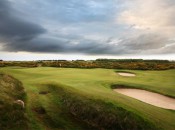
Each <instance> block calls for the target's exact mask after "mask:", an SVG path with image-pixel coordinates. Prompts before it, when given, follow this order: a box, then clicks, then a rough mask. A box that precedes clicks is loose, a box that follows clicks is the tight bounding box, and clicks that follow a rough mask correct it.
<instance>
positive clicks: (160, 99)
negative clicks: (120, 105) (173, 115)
mask: <svg viewBox="0 0 175 130" xmlns="http://www.w3.org/2000/svg"><path fill="white" fill-rule="evenodd" d="M114 91H116V92H118V93H121V94H124V95H127V96H129V97H132V98H135V99H138V100H140V101H143V102H145V103H148V104H151V105H154V106H157V107H161V108H165V109H172V110H175V99H174V98H170V97H167V96H164V95H161V94H157V93H153V92H149V91H146V90H140V89H126V88H124V89H121V88H119V89H114Z"/></svg>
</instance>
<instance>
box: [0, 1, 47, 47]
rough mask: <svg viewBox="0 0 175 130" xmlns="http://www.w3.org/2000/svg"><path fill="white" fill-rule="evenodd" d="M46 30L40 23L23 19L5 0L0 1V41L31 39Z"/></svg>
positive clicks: (10, 41) (13, 41)
mask: <svg viewBox="0 0 175 130" xmlns="http://www.w3.org/2000/svg"><path fill="white" fill-rule="evenodd" d="M44 32H46V30H45V29H44V28H43V27H41V26H40V25H37V24H34V23H32V22H29V21H26V20H23V19H22V17H20V16H19V15H18V13H17V12H16V11H15V10H14V9H13V8H12V7H11V4H10V3H9V2H8V1H7V0H1V1H0V41H1V42H4V43H13V44H15V42H23V41H26V40H31V39H33V38H35V37H37V36H38V35H40V34H42V33H44Z"/></svg>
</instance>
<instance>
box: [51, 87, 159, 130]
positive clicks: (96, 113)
mask: <svg viewBox="0 0 175 130" xmlns="http://www.w3.org/2000/svg"><path fill="white" fill-rule="evenodd" d="M48 87H49V89H50V91H52V92H54V93H55V94H57V95H58V96H59V99H60V102H61V104H62V107H63V108H64V110H65V111H67V112H69V113H70V114H71V115H72V116H73V117H74V118H76V119H78V120H80V121H82V122H84V123H86V124H87V125H89V126H90V127H92V128H94V129H106V130H115V129H117V130H155V129H157V128H156V127H155V126H154V125H153V124H152V123H151V122H149V121H148V120H145V119H144V118H142V117H141V116H139V115H137V114H135V113H132V112H130V111H127V110H125V109H123V108H122V107H118V106H116V105H114V104H112V103H111V102H105V101H102V100H99V99H91V98H89V97H87V96H85V95H82V94H80V93H78V92H76V91H75V90H73V89H70V87H65V88H64V86H61V85H53V84H52V85H48ZM67 88H69V89H67Z"/></svg>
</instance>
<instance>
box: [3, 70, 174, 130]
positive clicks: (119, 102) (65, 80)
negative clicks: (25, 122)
mask: <svg viewBox="0 0 175 130" xmlns="http://www.w3.org/2000/svg"><path fill="white" fill-rule="evenodd" d="M115 71H120V70H112V69H73V68H51V67H38V68H20V67H5V68H1V69H0V72H3V73H7V74H10V75H12V76H14V77H15V78H17V79H19V80H20V81H21V82H22V83H23V85H24V87H25V89H26V92H27V95H28V96H27V97H28V98H27V101H28V103H27V104H28V105H27V113H28V116H29V120H30V127H31V129H33V130H35V129H36V130H39V129H41V130H42V129H61V128H64V129H83V128H85V127H86V125H85V124H81V125H78V124H79V121H78V120H77V121H76V120H74V119H71V117H70V118H69V114H68V113H64V112H63V110H62V108H61V105H60V104H59V103H60V101H59V97H58V98H57V95H56V94H55V95H53V94H49V93H48V94H39V92H41V91H46V92H47V91H49V90H48V89H47V87H46V88H45V87H41V86H42V84H62V85H65V86H69V87H70V88H73V89H74V90H76V91H77V93H81V94H83V95H84V96H86V97H90V98H91V99H94V100H98V99H100V100H103V101H105V102H110V103H112V104H114V105H115V106H118V107H122V108H124V109H126V110H127V111H130V112H132V113H135V114H137V115H140V116H141V117H142V118H144V119H146V120H149V121H151V122H152V123H153V124H155V125H156V126H160V127H161V128H162V129H165V130H174V129H175V122H174V121H175V111H172V110H166V109H162V108H158V107H155V106H152V105H148V104H146V103H143V102H141V101H138V100H136V99H133V98H130V97H127V96H124V95H122V94H119V93H116V92H114V91H112V89H111V85H114V84H121V85H126V86H133V87H137V88H141V89H147V90H150V91H155V92H158V93H161V94H164V95H168V96H171V97H175V80H174V79H175V70H166V71H138V70H137V71H136V70H135V71H134V70H132V71H131V70H126V71H129V72H132V73H135V74H136V77H122V76H119V75H118V74H117V73H116V72H115ZM69 87H67V88H69ZM70 90H71V89H70ZM55 104H57V105H55ZM43 113H44V114H43ZM56 114H57V115H56ZM60 115H61V117H63V118H60V119H59V118H58V116H60ZM43 116H44V117H43ZM49 121H50V122H49ZM65 126H66V127H65Z"/></svg>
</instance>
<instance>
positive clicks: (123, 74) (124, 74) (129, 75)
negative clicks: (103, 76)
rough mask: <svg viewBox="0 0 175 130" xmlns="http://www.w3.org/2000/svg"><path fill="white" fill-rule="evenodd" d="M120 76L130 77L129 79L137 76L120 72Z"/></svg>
mask: <svg viewBox="0 0 175 130" xmlns="http://www.w3.org/2000/svg"><path fill="white" fill-rule="evenodd" d="M118 74H119V75H121V76H128V77H134V76H136V75H135V74H132V73H125V72H119V73H118Z"/></svg>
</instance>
